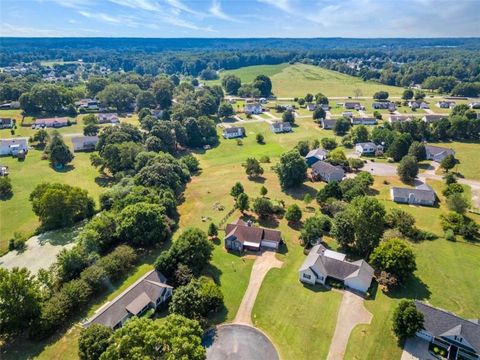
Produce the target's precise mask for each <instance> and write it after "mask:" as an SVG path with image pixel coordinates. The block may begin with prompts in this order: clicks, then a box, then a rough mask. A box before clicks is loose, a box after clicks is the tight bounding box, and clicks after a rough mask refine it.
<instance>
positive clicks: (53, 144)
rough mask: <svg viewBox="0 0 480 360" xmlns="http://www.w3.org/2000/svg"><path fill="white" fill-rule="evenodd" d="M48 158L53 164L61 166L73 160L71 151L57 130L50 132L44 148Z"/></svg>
mask: <svg viewBox="0 0 480 360" xmlns="http://www.w3.org/2000/svg"><path fill="white" fill-rule="evenodd" d="M46 151H47V153H48V158H49V160H50V162H51V163H52V165H53V166H55V167H58V168H63V167H64V166H65V165H66V164H68V163H69V162H71V161H72V160H73V153H72V151H71V150H70V148H69V147H68V146H67V145H66V144H65V142H64V141H63V138H62V136H61V135H60V133H58V132H54V133H53V134H52V138H51V140H50V143H49V144H48V147H47V149H46Z"/></svg>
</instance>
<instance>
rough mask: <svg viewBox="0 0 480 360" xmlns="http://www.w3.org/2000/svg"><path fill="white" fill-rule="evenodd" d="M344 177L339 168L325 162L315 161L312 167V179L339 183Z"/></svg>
mask: <svg viewBox="0 0 480 360" xmlns="http://www.w3.org/2000/svg"><path fill="white" fill-rule="evenodd" d="M344 176H345V171H343V169H342V167H341V166H334V165H332V164H330V163H328V162H326V161H317V162H315V163H314V164H313V165H312V178H313V179H315V180H318V179H319V180H323V181H326V182H331V181H337V182H340V181H341V180H342V179H343V177H344Z"/></svg>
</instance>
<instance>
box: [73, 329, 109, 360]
mask: <svg viewBox="0 0 480 360" xmlns="http://www.w3.org/2000/svg"><path fill="white" fill-rule="evenodd" d="M112 335H113V331H112V329H110V328H109V327H107V326H104V325H100V324H93V325H91V326H89V327H88V328H82V330H81V331H80V337H79V339H78V356H79V357H80V360H98V359H100V356H101V355H102V354H103V353H104V352H105V350H107V348H108V346H109V345H110V343H111V337H112Z"/></svg>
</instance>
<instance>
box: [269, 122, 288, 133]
mask: <svg viewBox="0 0 480 360" xmlns="http://www.w3.org/2000/svg"><path fill="white" fill-rule="evenodd" d="M270 129H272V131H273V132H274V133H275V134H278V133H285V132H290V131H292V124H290V123H289V122H282V121H275V122H274V123H273V124H272V125H270Z"/></svg>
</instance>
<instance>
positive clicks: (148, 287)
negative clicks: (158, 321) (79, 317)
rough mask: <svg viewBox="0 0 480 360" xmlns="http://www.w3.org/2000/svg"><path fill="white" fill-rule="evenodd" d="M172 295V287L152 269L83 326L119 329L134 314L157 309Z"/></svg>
mask: <svg viewBox="0 0 480 360" xmlns="http://www.w3.org/2000/svg"><path fill="white" fill-rule="evenodd" d="M170 296H172V287H171V286H170V285H167V284H166V278H165V277H164V276H163V275H162V274H161V273H160V272H159V271H157V270H155V269H154V270H151V271H149V272H148V273H146V274H145V275H144V276H142V277H141V278H140V279H138V280H137V281H136V282H135V283H134V284H133V285H131V286H130V287H129V288H128V289H127V290H125V291H124V292H122V293H121V294H120V295H118V296H117V297H116V298H115V299H113V300H112V301H110V302H108V303H106V304H105V305H104V306H102V307H101V308H100V309H99V310H97V312H96V313H95V315H93V316H92V317H91V318H90V319H88V320H87V321H86V322H85V323H84V324H83V326H84V327H89V326H91V325H93V324H101V325H105V326H107V327H109V328H111V329H114V330H115V329H118V328H120V327H122V325H123V324H124V323H125V322H126V321H127V320H128V319H129V318H131V317H132V316H141V315H142V314H144V313H145V312H146V311H147V310H149V309H157V308H158V307H159V306H160V305H161V304H163V303H164V302H165V301H167V300H168V299H169V298H170Z"/></svg>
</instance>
